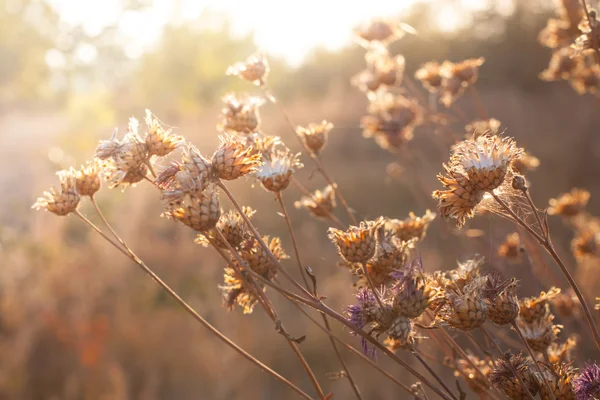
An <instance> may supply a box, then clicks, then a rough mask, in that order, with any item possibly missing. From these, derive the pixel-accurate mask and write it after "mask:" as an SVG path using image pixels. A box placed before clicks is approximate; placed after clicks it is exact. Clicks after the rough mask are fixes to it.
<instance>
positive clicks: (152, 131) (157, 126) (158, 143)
mask: <svg viewBox="0 0 600 400" xmlns="http://www.w3.org/2000/svg"><path fill="white" fill-rule="evenodd" d="M145 121H146V125H148V134H147V135H146V140H145V142H146V146H147V148H148V153H149V154H151V155H156V156H158V157H164V156H166V155H167V154H169V153H171V152H172V151H173V150H175V149H176V148H177V147H179V146H181V145H182V144H183V143H184V142H185V139H184V138H183V137H182V136H179V135H175V134H173V133H172V132H171V129H169V130H167V131H165V128H164V127H163V126H162V124H161V123H160V122H159V121H158V119H156V118H153V116H152V112H150V110H146V118H145Z"/></svg>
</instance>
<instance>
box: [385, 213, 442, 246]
mask: <svg viewBox="0 0 600 400" xmlns="http://www.w3.org/2000/svg"><path fill="white" fill-rule="evenodd" d="M434 219H435V214H434V213H432V212H431V211H430V210H427V211H425V215H423V216H422V217H417V216H416V215H415V213H413V212H412V211H411V212H410V213H409V214H408V218H406V219H404V220H402V221H401V220H398V219H386V221H385V227H386V229H390V230H391V231H393V232H394V234H395V235H396V237H397V238H398V239H400V240H402V241H405V242H408V241H409V240H411V239H417V240H423V238H425V235H426V234H427V229H428V228H429V224H431V222H432V221H433V220H434Z"/></svg>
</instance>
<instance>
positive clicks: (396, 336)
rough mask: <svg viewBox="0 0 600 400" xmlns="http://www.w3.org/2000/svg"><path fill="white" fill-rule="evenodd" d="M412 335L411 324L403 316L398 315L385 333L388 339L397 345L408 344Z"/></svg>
mask: <svg viewBox="0 0 600 400" xmlns="http://www.w3.org/2000/svg"><path fill="white" fill-rule="evenodd" d="M412 333H413V330H412V322H410V319H408V318H407V317H405V316H403V315H398V316H397V317H396V319H394V321H393V322H392V326H391V327H390V328H389V329H388V331H387V334H388V337H389V338H390V339H392V340H393V341H394V342H396V343H397V344H402V343H408V342H409V341H410V339H411V336H412Z"/></svg>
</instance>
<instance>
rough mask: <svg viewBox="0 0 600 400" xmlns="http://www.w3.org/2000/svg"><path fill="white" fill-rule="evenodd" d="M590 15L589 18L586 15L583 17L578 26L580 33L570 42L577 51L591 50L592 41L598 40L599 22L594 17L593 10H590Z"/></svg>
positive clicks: (599, 38) (596, 41) (599, 35)
mask: <svg viewBox="0 0 600 400" xmlns="http://www.w3.org/2000/svg"><path fill="white" fill-rule="evenodd" d="M590 17H591V18H590V19H588V18H587V17H586V18H583V19H582V21H581V22H580V23H579V26H578V28H579V30H580V31H581V35H580V36H579V37H577V38H576V39H575V43H574V44H572V47H573V48H574V49H575V50H577V51H580V52H582V51H586V52H591V51H593V50H594V43H598V41H599V40H600V22H599V21H598V20H597V19H596V11H595V10H592V11H591V12H590ZM590 20H591V24H590Z"/></svg>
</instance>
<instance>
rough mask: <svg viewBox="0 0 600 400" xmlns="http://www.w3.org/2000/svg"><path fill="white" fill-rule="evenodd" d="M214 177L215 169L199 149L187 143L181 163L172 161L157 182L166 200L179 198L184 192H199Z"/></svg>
mask: <svg viewBox="0 0 600 400" xmlns="http://www.w3.org/2000/svg"><path fill="white" fill-rule="evenodd" d="M213 179H214V169H213V167H212V164H211V162H210V161H209V160H207V159H206V158H205V157H204V156H203V155H202V154H201V153H200V152H199V151H198V149H197V148H196V147H195V146H194V145H193V144H191V143H186V144H185V147H184V149H183V154H182V157H181V162H180V163H172V164H171V165H170V166H169V167H167V168H165V169H164V170H163V171H162V172H161V173H160V174H159V175H158V177H157V178H156V181H155V184H156V186H157V187H158V188H160V189H161V190H162V195H163V198H164V199H165V200H167V201H168V200H169V199H171V198H174V199H178V198H180V197H182V196H183V194H184V193H191V194H198V193H200V192H202V191H204V190H205V189H206V188H207V187H208V185H209V184H210V182H211V181H212V180H213Z"/></svg>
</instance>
